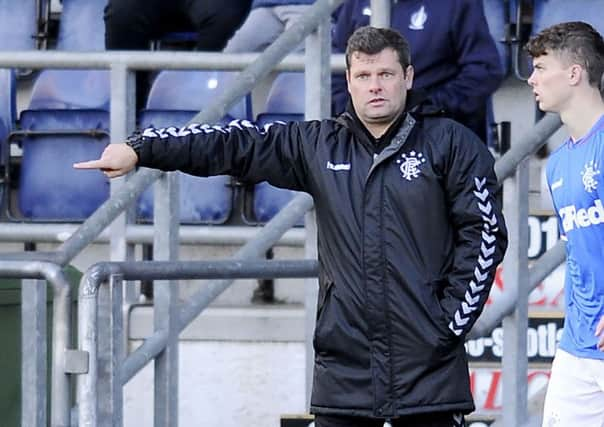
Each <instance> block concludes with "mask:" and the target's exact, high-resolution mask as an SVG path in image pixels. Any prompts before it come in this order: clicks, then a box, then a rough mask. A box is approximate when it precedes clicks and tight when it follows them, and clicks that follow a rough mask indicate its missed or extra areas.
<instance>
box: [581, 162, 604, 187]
mask: <svg viewBox="0 0 604 427" xmlns="http://www.w3.org/2000/svg"><path fill="white" fill-rule="evenodd" d="M597 175H600V169H598V164H597V163H596V162H595V161H594V160H592V161H590V162H588V163H586V164H585V167H584V168H583V170H582V171H581V176H582V178H581V180H582V181H583V187H585V191H587V192H588V193H591V192H592V191H594V190H595V189H596V188H597V186H598V181H596V176H597Z"/></svg>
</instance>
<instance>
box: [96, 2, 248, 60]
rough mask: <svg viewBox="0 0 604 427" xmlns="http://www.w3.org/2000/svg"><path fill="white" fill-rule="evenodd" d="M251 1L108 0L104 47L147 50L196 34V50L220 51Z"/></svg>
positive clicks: (245, 12) (242, 18) (237, 26)
mask: <svg viewBox="0 0 604 427" xmlns="http://www.w3.org/2000/svg"><path fill="white" fill-rule="evenodd" d="M251 3H252V0H221V1H214V0H172V1H168V0H108V3H107V6H106V7H105V14H104V19H105V47H106V48H107V49H111V50H148V49H149V48H150V45H151V42H152V41H154V40H160V39H161V38H162V37H163V36H165V35H166V34H167V33H170V32H193V33H196V39H197V41H196V46H195V48H196V50H200V51H220V50H222V49H223V48H224V46H225V45H226V43H227V41H228V40H229V39H230V38H231V36H232V35H233V34H234V33H235V31H236V30H237V28H239V27H240V26H241V24H242V23H243V21H244V20H245V18H246V16H247V15H248V12H249V10H250V7H251Z"/></svg>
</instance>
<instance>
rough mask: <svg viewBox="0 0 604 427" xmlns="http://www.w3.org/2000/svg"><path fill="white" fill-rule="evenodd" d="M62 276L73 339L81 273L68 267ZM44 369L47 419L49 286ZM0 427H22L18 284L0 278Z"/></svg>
mask: <svg viewBox="0 0 604 427" xmlns="http://www.w3.org/2000/svg"><path fill="white" fill-rule="evenodd" d="M64 271H65V274H66V276H67V279H68V280H69V283H70V284H71V294H72V300H73V301H74V306H73V309H72V325H73V338H74V339H75V336H76V334H77V327H76V322H75V320H76V318H77V316H76V314H77V312H76V305H75V301H76V299H77V295H78V285H79V283H80V278H81V277H82V273H81V272H79V271H78V270H77V269H75V268H73V267H71V266H69V267H66V268H65V270H64ZM47 291H48V292H47V295H48V306H47V310H46V312H47V318H46V324H47V335H46V336H47V337H48V341H47V342H48V347H47V356H48V357H47V361H48V363H47V367H48V368H47V369H48V371H47V372H48V378H47V384H48V392H47V396H49V397H48V408H47V414H49V415H50V385H51V383H50V374H51V372H50V369H51V360H50V357H51V354H52V342H51V337H52V299H53V289H52V286H50V285H48V287H47ZM0 348H1V350H0V414H1V415H0V427H20V426H21V280H20V279H3V278H0ZM49 419H50V418H49Z"/></svg>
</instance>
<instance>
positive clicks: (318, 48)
mask: <svg viewBox="0 0 604 427" xmlns="http://www.w3.org/2000/svg"><path fill="white" fill-rule="evenodd" d="M330 53H331V31H330V23H329V19H328V18H327V17H326V18H325V19H323V21H322V22H321V24H320V25H319V27H318V28H317V31H315V32H314V33H312V34H311V35H309V36H308V37H307V38H306V48H305V55H306V64H307V65H306V69H305V73H304V81H305V97H306V99H305V111H306V117H305V119H306V120H313V119H323V118H325V117H329V116H330V115H331V114H330V113H331V67H330ZM304 225H305V228H306V244H305V257H306V258H309V259H317V224H316V216H315V211H314V210H311V211H309V212H308V213H307V214H306V216H305V218H304ZM305 287H306V291H305V298H304V306H305V317H306V319H305V334H304V336H305V356H306V362H305V366H306V375H305V387H306V390H305V396H306V408H310V397H311V391H312V382H313V365H314V350H313V336H314V329H315V318H316V311H317V294H318V292H319V283H318V280H317V278H316V277H313V278H309V279H306V280H305Z"/></svg>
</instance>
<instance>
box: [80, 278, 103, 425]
mask: <svg viewBox="0 0 604 427" xmlns="http://www.w3.org/2000/svg"><path fill="white" fill-rule="evenodd" d="M97 275H98V273H97V271H92V273H91V274H90V275H89V274H88V273H87V274H85V275H84V277H83V278H82V282H81V283H80V289H79V292H78V347H79V350H80V351H82V352H85V353H88V370H87V372H86V373H84V374H82V375H79V376H78V380H77V398H78V427H97V426H98V411H97V404H96V403H97V395H98V393H97V387H96V386H97V384H96V380H97V378H98V358H97V343H98V336H97V301H96V298H97V294H98V289H97V288H98V284H97V283H96V281H95V280H96V279H95V276H97Z"/></svg>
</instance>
